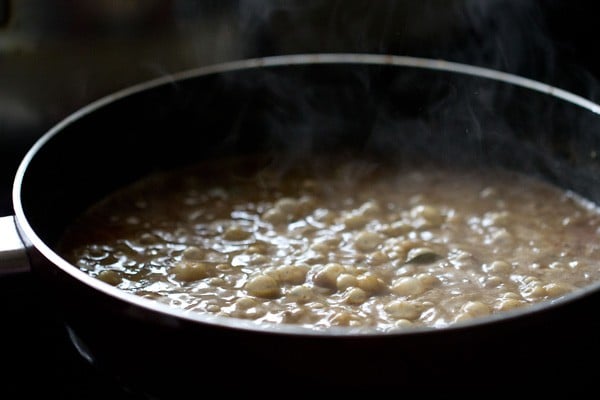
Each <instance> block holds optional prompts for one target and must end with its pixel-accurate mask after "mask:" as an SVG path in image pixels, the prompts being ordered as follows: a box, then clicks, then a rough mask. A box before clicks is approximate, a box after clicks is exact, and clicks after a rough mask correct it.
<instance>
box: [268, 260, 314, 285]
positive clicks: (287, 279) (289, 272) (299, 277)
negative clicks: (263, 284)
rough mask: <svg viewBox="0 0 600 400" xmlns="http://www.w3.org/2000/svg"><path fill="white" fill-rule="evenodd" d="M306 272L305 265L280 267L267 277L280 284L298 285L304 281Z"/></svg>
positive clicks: (307, 267) (307, 268) (306, 266)
mask: <svg viewBox="0 0 600 400" xmlns="http://www.w3.org/2000/svg"><path fill="white" fill-rule="evenodd" d="M308 270H309V266H308V265H306V264H296V265H282V266H280V267H278V268H276V269H275V270H274V271H273V272H272V273H271V274H269V275H271V276H272V277H273V278H275V279H276V280H277V281H279V282H282V283H291V284H294V285H300V284H302V283H304V281H305V280H306V273H307V272H308Z"/></svg>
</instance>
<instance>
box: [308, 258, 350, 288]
mask: <svg viewBox="0 0 600 400" xmlns="http://www.w3.org/2000/svg"><path fill="white" fill-rule="evenodd" d="M343 272H344V267H343V266H342V265H340V264H337V263H330V264H327V265H325V267H323V269H321V270H320V271H319V272H317V274H315V276H314V277H313V282H314V283H315V285H317V286H321V287H326V288H331V289H334V288H336V286H337V278H338V276H340V274H341V273H343Z"/></svg>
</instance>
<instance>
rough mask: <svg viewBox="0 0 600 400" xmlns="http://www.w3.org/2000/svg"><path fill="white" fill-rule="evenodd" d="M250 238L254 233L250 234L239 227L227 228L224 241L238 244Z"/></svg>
mask: <svg viewBox="0 0 600 400" xmlns="http://www.w3.org/2000/svg"><path fill="white" fill-rule="evenodd" d="M250 236H252V232H248V231H247V230H244V229H243V228H241V227H239V226H235V225H234V226H230V227H229V228H227V230H226V231H225V233H223V239H225V240H230V241H233V242H237V241H240V240H246V239H248V238H249V237H250Z"/></svg>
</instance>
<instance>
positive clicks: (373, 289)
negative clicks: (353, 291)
mask: <svg viewBox="0 0 600 400" xmlns="http://www.w3.org/2000/svg"><path fill="white" fill-rule="evenodd" d="M356 282H357V285H358V287H359V288H361V289H362V290H364V291H365V292H368V293H379V292H381V291H383V290H384V289H385V288H386V284H385V282H384V281H383V280H382V279H381V278H379V277H377V276H375V275H372V274H370V273H365V274H361V275H359V276H357V277H356Z"/></svg>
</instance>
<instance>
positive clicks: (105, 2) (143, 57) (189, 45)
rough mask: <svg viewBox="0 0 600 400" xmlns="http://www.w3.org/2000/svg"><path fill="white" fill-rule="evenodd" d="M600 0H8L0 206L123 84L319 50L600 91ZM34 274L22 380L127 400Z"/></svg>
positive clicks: (12, 339)
mask: <svg viewBox="0 0 600 400" xmlns="http://www.w3.org/2000/svg"><path fill="white" fill-rule="evenodd" d="M597 4H598V2H597V1H591V0H590V1H566V0H544V1H534V0H485V1H483V0H418V1H417V0H411V1H408V0H405V1H399V0H398V1H391V0H378V1H373V0H327V1H324V0H288V1H276V0H237V1H236V0H198V1H189V0H53V1H47V0H0V215H11V214H12V205H11V201H10V191H11V185H12V180H13V178H14V173H15V172H16V168H17V166H18V164H19V162H20V160H21V159H22V157H23V156H24V155H25V153H26V151H27V149H28V148H29V147H30V146H31V145H32V144H33V143H34V141H35V140H36V139H37V138H39V137H40V136H41V135H43V134H44V133H45V132H46V131H47V130H48V129H50V128H51V127H52V126H53V125H54V124H56V123H57V122H59V121H60V120H61V119H63V118H65V117H66V116H68V115H69V114H70V113H72V112H74V111H76V110H77V109H78V108H80V107H82V106H84V105H86V104H88V103H89V102H91V101H94V100H96V99H98V98H100V97H102V96H105V95H107V94H109V93H111V92H113V91H116V90H119V89H122V88H124V87H127V86H129V85H132V84H135V83H139V82H142V81H145V80H148V79H152V78H157V77H161V76H164V75H168V74H172V73H174V72H177V71H180V70H185V69H189V68H194V67H198V66H202V65H207V64H212V63H218V62H223V61H230V60H236V59H241V58H248V57H258V56H267V55H277V54H292V53H314V52H361V53H385V54H396V55H410V56H418V57H428V58H436V59H445V60H450V61H456V62H462V63H468V64H475V65H479V66H484V67H489V68H494V69H499V70H503V71H506V72H510V73H514V74H518V75H523V76H526V77H529V78H533V79H536V80H540V81H543V82H546V83H549V84H552V85H554V86H558V87H560V88H563V89H566V90H568V91H572V92H574V93H576V94H579V95H581V96H584V97H586V98H589V99H591V100H593V101H598V100H600V92H599V83H598V82H599V78H600V53H599V52H598V51H597V41H598V37H599V32H598V22H597V18H598V15H599V14H598V12H597V11H598V9H599V8H600V7H599V6H598V5H597ZM115 124H118V121H115ZM65 157H68V154H65ZM29 284H30V282H29V281H28V277H17V278H11V279H3V280H0V294H1V296H2V297H0V303H1V304H3V305H5V306H6V307H5V309H6V310H9V311H8V315H5V313H3V315H2V316H3V318H4V323H5V324H4V329H3V333H2V334H1V335H0V338H3V339H4V343H8V346H6V345H5V346H3V347H2V348H3V350H2V351H3V353H1V354H0V360H3V362H4V363H6V364H7V366H8V368H9V369H10V371H12V375H8V378H9V379H11V376H25V375H27V376H36V377H39V376H41V375H44V376H45V377H46V378H47V379H45V380H44V381H43V382H45V385H46V386H45V388H46V390H47V392H48V394H49V395H52V394H54V395H56V397H57V398H68V397H69V398H70V397H71V396H72V397H73V398H96V397H93V396H92V395H91V393H92V392H94V393H95V395H96V396H98V398H101V396H104V397H107V396H109V395H110V396H111V398H116V397H115V393H113V392H110V390H111V389H110V385H107V384H106V382H107V381H105V380H103V379H104V378H102V377H98V376H96V375H94V371H93V370H91V369H87V365H86V364H80V363H79V362H80V361H81V360H79V359H78V358H77V357H78V356H77V355H75V354H74V353H73V349H72V348H71V346H70V344H69V341H68V338H67V337H66V333H65V332H64V330H62V327H61V326H60V323H59V322H57V321H53V320H52V319H51V317H49V316H47V314H46V313H45V310H44V309H43V307H42V306H41V305H40V304H39V303H40V302H39V300H37V299H36V298H35V296H33V295H32V294H31V293H32V292H31V289H30V286H29ZM23 332H26V333H25V334H23ZM7 347H10V349H8V348H7ZM3 370H4V371H6V368H4V369H3ZM4 377H6V375H5V376H4ZM50 382H51V383H50ZM100 387H103V388H104V389H100ZM94 388H95V389H94ZM94 390H95V391H94ZM104 391H106V392H104ZM0 397H2V388H0ZM5 398H7V397H5Z"/></svg>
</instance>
